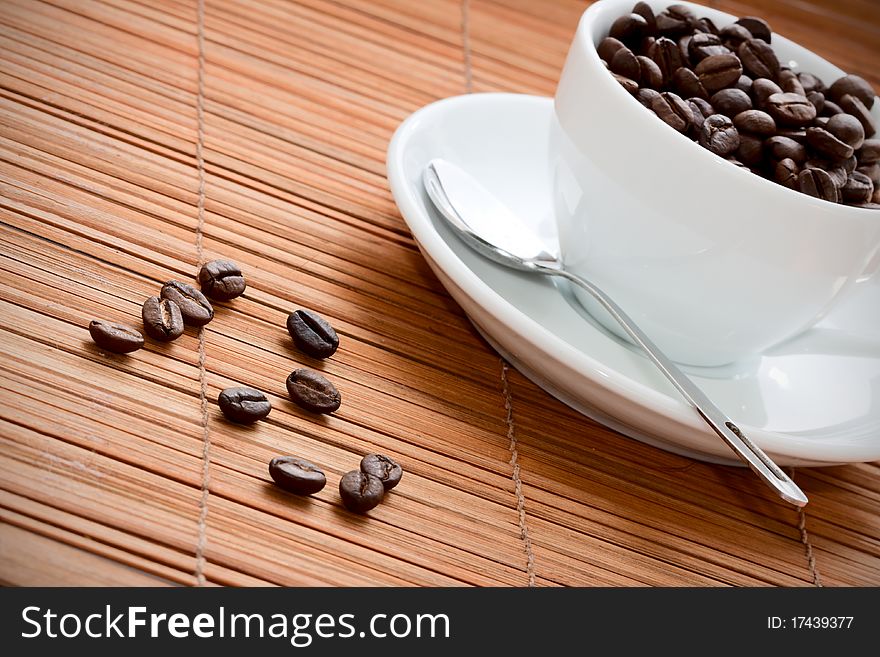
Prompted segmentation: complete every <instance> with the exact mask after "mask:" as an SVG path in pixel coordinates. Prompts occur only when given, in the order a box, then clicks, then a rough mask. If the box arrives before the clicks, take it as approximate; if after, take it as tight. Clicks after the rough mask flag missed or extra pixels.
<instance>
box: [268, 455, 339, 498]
mask: <svg viewBox="0 0 880 657" xmlns="http://www.w3.org/2000/svg"><path fill="white" fill-rule="evenodd" d="M269 476H270V477H272V480H273V481H274V482H275V483H276V484H278V486H279V487H280V488H283V489H284V490H286V491H289V492H291V493H296V494H297V495H314V494H315V493H317V492H318V491H320V490H321V489H323V488H324V486H325V485H326V483H327V477H326V476H325V475H324V472H323V471H322V470H321V468H319V467H318V466H317V465H315V464H314V463H312V462H311V461H306V460H305V459H301V458H297V457H296V456H276V457H275V458H274V459H272V460H271V461H269Z"/></svg>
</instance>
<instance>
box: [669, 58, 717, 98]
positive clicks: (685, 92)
mask: <svg viewBox="0 0 880 657" xmlns="http://www.w3.org/2000/svg"><path fill="white" fill-rule="evenodd" d="M672 88H673V89H675V92H676V93H677V94H678V95H679V96H681V97H683V98H692V97H698V98H708V97H709V93H708V92H707V91H706V89H705V87H703V84H702V83H701V82H700V78H698V77H697V74H696V73H694V72H693V71H692V70H691V69H689V68H686V67H684V66H682V67H681V68H680V69H678V70H677V71H676V72H675V75H673V76H672Z"/></svg>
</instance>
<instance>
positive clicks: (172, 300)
mask: <svg viewBox="0 0 880 657" xmlns="http://www.w3.org/2000/svg"><path fill="white" fill-rule="evenodd" d="M198 280H199V284H200V286H201V291H200V290H198V289H196V288H195V287H193V286H192V285H190V284H189V283H184V282H181V281H168V282H167V283H165V284H164V285H163V286H162V289H161V291H160V293H159V295H158V296H153V297H149V298H148V299H147V300H146V301H145V302H144V305H143V308H142V309H141V318H142V320H143V329H144V333H146V334H147V336H149V337H150V338H152V339H154V340H157V341H159V342H170V341H172V340H176V339H177V338H179V337H180V336H181V335H183V331H184V326H185V325H189V326H195V327H201V326H205V325H206V324H208V323H209V322H210V321H211V320H212V319H214V307H213V305H212V304H211V302H210V301H209V300H208V297H210V298H211V299H213V300H214V301H231V300H232V299H235V298H236V297H239V296H241V295H242V294H243V293H244V291H245V289H246V287H247V286H246V283H245V279H244V275H243V274H242V273H241V269H240V268H239V267H238V265H236V264H235V263H234V262H232V261H230V260H212V261H211V262H208V263H206V264H204V265H203V266H202V267H201V269H200V270H199V274H198ZM287 331H288V333H289V334H290V337H291V338H292V339H293V343H294V345H295V346H296V347H297V348H298V349H299V350H300V351H301V352H303V353H304V354H306V355H307V356H311V357H312V358H315V359H325V358H329V357H330V356H332V355H333V354H334V353H336V350H337V349H338V347H339V336H338V335H337V334H336V331H335V330H334V329H333V327H332V326H331V325H330V323H329V322H327V320H326V319H324V318H323V317H321V316H320V315H318V314H317V313H315V312H313V311H311V310H304V309H299V310H295V311H294V312H292V313H290V315H289V316H288V318H287ZM89 333H90V334H91V336H92V340H94V342H95V344H96V345H97V346H98V347H100V348H101V349H103V350H105V351H112V352H114V353H120V354H127V353H131V352H133V351H137V350H138V349H140V348H141V347H143V346H144V336H143V334H142V333H141V332H140V331H138V330H137V329H136V328H134V327H132V326H128V325H127V324H118V323H114V322H106V321H103V320H93V321H92V322H90V323H89ZM285 385H286V387H287V392H288V394H289V395H290V399H291V400H292V401H293V402H294V403H296V404H297V405H298V406H300V407H301V408H303V409H305V410H307V411H309V412H311V413H316V414H328V413H333V412H334V411H336V410H338V409H339V406H340V404H341V403H342V396H341V395H340V394H339V391H338V390H337V389H336V387H335V386H334V385H333V384H332V383H331V382H330V381H329V380H328V379H327V378H326V377H325V376H324V375H322V374H320V373H319V372H316V371H314V370H310V369H306V368H298V369H296V370H294V371H293V372H291V374H290V376H288V377H287V380H286V382H285ZM217 404H218V405H219V407H220V410H221V411H222V413H223V415H224V416H225V417H226V419H227V420H229V421H230V422H233V423H236V424H253V423H254V422H257V421H259V420H263V419H265V418H266V417H267V416H268V415H269V413H270V411H271V410H272V404H271V402H270V401H269V399H268V398H267V397H266V395H265V394H263V393H262V392H261V391H259V390H257V389H256V388H251V387H249V386H237V387H232V388H226V389H225V390H223V391H222V392H221V393H220V395H219V396H218V398H217ZM269 474H270V476H271V477H272V479H273V480H274V481H275V483H276V484H278V486H280V487H281V488H283V489H285V490H287V491H290V492H293V493H298V494H301V495H311V494H313V493H317V492H318V491H320V490H321V489H323V488H324V485H325V483H326V481H327V479H326V476H325V475H324V473H323V472H322V471H321V469H320V468H319V467H318V466H316V465H315V464H313V463H311V462H309V461H306V460H304V459H301V458H298V457H295V456H280V457H277V458H274V459H272V461H271V462H270V464H269ZM402 474H403V470H402V469H401V467H400V465H398V464H397V463H396V462H394V461H393V460H392V459H390V458H388V457H387V456H383V455H381V454H369V455H367V456H365V457H364V458H363V459H362V460H361V466H360V469H359V470H353V471H351V472H348V473H346V474H345V475H343V476H342V478H341V479H340V482H339V495H340V497H341V499H342V502H343V504H344V505H345V506H346V508H348V509H349V510H351V511H355V512H357V513H364V512H366V511H369V510H370V509H372V508H374V507H375V506H376V505H377V504H379V503H380V502H381V501H382V500H383V499H384V496H385V491H387V490H390V489H391V488H394V486H396V485H397V483H398V482H399V481H400V478H401V476H402Z"/></svg>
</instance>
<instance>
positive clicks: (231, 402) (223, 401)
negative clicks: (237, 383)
mask: <svg viewBox="0 0 880 657" xmlns="http://www.w3.org/2000/svg"><path fill="white" fill-rule="evenodd" d="M217 404H218V405H219V406H220V410H221V411H223V415H225V416H226V419H227V420H230V421H232V422H238V423H239V424H250V423H252V422H256V421H257V420H262V419H263V418H264V417H266V416H267V415H269V411H271V410H272V404H270V403H269V400H268V399H267V398H266V395H264V394H263V393H262V392H260V391H259V390H256V389H254V388H248V387H245V386H242V387H238V388H226V389H225V390H224V391H223V392H221V393H220V396H219V397H217Z"/></svg>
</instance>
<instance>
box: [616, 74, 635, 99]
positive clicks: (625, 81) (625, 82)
mask: <svg viewBox="0 0 880 657" xmlns="http://www.w3.org/2000/svg"><path fill="white" fill-rule="evenodd" d="M611 75H612V76H613V77H614V79H615V80H617V81H618V82H619V83H620V86H621V87H623V88H624V89H625V90H626V91H627V92H628V93H630V94H632V95H633V96H635V95H636V94H637V93H638V91H639V83H638V82H636V81H635V80H630V79H629V78H625V77H623V76H622V75H618V74H617V73H612V74H611Z"/></svg>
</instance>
